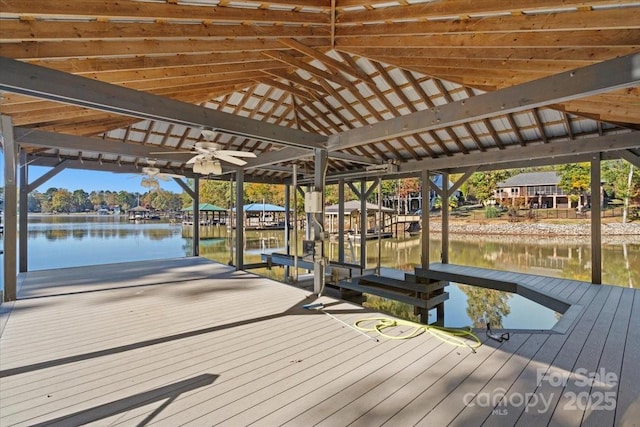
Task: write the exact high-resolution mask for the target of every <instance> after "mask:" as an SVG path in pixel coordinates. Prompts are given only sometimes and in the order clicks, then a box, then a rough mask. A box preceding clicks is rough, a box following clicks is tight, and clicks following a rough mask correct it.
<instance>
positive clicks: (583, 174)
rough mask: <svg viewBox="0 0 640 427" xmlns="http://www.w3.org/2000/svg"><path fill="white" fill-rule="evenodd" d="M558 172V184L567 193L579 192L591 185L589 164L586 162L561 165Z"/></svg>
mask: <svg viewBox="0 0 640 427" xmlns="http://www.w3.org/2000/svg"><path fill="white" fill-rule="evenodd" d="M560 172H561V174H562V177H561V178H560V183H559V184H558V186H559V187H560V188H562V189H563V190H564V191H565V192H566V193H567V194H581V193H583V192H585V191H586V190H587V189H588V188H589V186H590V185H591V165H590V164H589V163H587V162H583V163H570V164H567V165H562V167H561V168H560Z"/></svg>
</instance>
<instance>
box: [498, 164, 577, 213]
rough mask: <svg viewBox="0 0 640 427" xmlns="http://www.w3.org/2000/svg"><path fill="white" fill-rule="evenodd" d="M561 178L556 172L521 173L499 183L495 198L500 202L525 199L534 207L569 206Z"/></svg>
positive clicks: (525, 202) (526, 202) (526, 203)
mask: <svg viewBox="0 0 640 427" xmlns="http://www.w3.org/2000/svg"><path fill="white" fill-rule="evenodd" d="M560 178H561V176H560V175H559V174H558V173H556V172H528V173H521V174H518V175H515V176H512V177H511V178H509V179H507V180H505V181H502V182H500V183H498V189H497V191H496V195H495V199H496V201H497V202H498V203H500V204H504V203H506V202H508V203H513V202H515V200H516V199H524V204H525V205H527V206H531V207H532V208H534V209H540V208H541V209H546V208H553V209H556V208H569V207H571V206H570V202H569V195H568V194H567V193H565V191H564V190H563V189H562V188H560V187H559V186H558V184H560Z"/></svg>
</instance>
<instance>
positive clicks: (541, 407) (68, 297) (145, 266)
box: [0, 257, 640, 427]
mask: <svg viewBox="0 0 640 427" xmlns="http://www.w3.org/2000/svg"><path fill="white" fill-rule="evenodd" d="M433 269H435V270H438V271H450V272H457V273H460V274H469V275H471V274H475V275H479V276H482V277H484V278H486V279H491V278H495V279H497V280H503V281H504V280H509V281H514V282H518V283H527V284H528V286H530V287H532V288H535V289H537V290H539V291H544V292H546V293H547V294H550V295H555V296H558V297H559V298H562V299H563V300H566V301H569V302H570V303H571V304H573V305H575V306H579V307H578V312H577V314H576V315H575V318H574V319H573V320H572V322H571V324H570V325H569V326H568V328H567V331H566V333H557V332H553V331H548V332H539V333H534V332H531V331H528V332H518V331H511V337H510V339H509V340H508V341H504V342H502V343H498V342H496V341H493V340H488V339H486V338H485V336H484V334H481V335H480V336H481V337H483V338H484V339H485V341H484V344H483V345H482V346H481V347H480V348H479V349H478V350H477V352H476V353H472V352H471V351H469V350H468V349H466V348H462V347H454V346H451V345H448V344H445V343H443V342H442V341H440V340H438V339H436V338H435V337H433V336H432V335H429V334H424V335H421V336H419V337H416V338H412V339H408V340H391V339H384V338H380V339H379V341H377V342H376V341H374V340H373V339H369V338H367V337H365V336H364V335H363V334H361V333H359V332H356V331H355V330H353V329H352V328H350V327H349V326H347V325H345V323H347V324H351V323H353V322H354V321H355V320H357V319H361V318H363V317H369V316H371V314H372V313H371V312H369V311H368V310H366V309H364V308H362V307H360V306H357V305H352V304H350V303H346V302H342V301H338V300H334V299H332V298H329V297H322V298H321V301H322V302H324V304H325V309H324V311H319V310H307V309H304V308H302V306H303V305H304V304H308V303H310V302H313V301H315V300H314V299H313V298H310V297H309V292H308V291H305V290H302V289H298V288H295V287H292V286H288V285H285V284H281V283H277V282H274V281H271V280H268V279H265V278H261V277H258V276H255V275H252V274H249V273H246V272H236V271H234V270H233V269H231V268H229V267H227V266H224V265H221V264H216V263H212V262H210V261H208V260H206V259H203V258H197V257H195V258H181V259H171V260H158V261H149V262H133V263H124V264H117V265H114V264H112V265H104V266H92V267H85V268H70V269H59V270H48V271H40V272H30V273H27V274H25V275H23V276H21V278H20V282H21V287H20V289H19V300H18V301H16V302H15V303H13V304H3V305H2V306H0V311H1V317H0V333H1V336H0V425H2V426H22V425H29V426H34V425H61V426H62V425H64V426H69V425H81V424H82V425H84V424H93V425H101V426H104V425H109V426H116V425H123V426H131V425H147V424H149V425H151V424H153V425H160V426H178V425H194V426H212V425H229V426H240V425H242V426H244V425H258V426H275V425H288V426H310V425H326V426H346V425H353V426H367V427H368V426H374V425H389V426H409V425H430V426H431V425H435V426H440V425H459V426H475V425H487V426H508V425H535V426H539V425H558V426H569V425H581V424H582V425H593V426H608V425H625V426H627V425H638V424H639V423H640V369H639V368H638V365H639V363H638V362H639V360H640V356H639V355H640V329H639V328H638V325H640V293H638V292H637V291H635V290H633V289H628V288H621V287H611V286H598V285H591V284H587V283H582V282H577V281H572V280H562V279H554V278H548V277H541V276H533V275H524V274H517V273H505V272H496V271H491V270H481V269H472V268H469V267H461V266H451V265H440V264H438V265H434V266H433ZM328 314H330V315H328ZM342 322H345V323H342ZM501 397H503V399H501Z"/></svg>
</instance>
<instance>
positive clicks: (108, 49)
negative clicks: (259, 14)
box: [0, 38, 327, 60]
mask: <svg viewBox="0 0 640 427" xmlns="http://www.w3.org/2000/svg"><path fill="white" fill-rule="evenodd" d="M303 40H304V42H305V44H307V45H310V46H316V47H326V44H327V40H324V39H313V38H312V39H303ZM282 48H283V46H282V44H280V43H278V42H277V41H276V40H262V39H248V40H226V39H225V40H215V41H211V40H203V39H194V40H172V39H169V40H163V41H162V43H159V42H158V41H157V40H153V39H149V40H134V41H127V40H107V41H101V40H96V41H86V40H74V41H70V40H69V41H65V42H63V43H61V42H58V41H46V42H37V43H35V42H34V43H23V42H7V43H2V44H0V56H6V57H9V58H14V59H22V60H32V59H47V58H65V59H66V58H69V57H91V56H95V55H96V53H97V52H99V53H100V55H101V56H105V55H112V56H117V55H121V56H129V55H152V54H153V55H159V54H163V55H168V54H174V55H183V54H187V53H188V54H192V53H211V52H212V51H213V52H243V51H247V52H249V51H255V52H262V51H272V50H273V51H277V50H282Z"/></svg>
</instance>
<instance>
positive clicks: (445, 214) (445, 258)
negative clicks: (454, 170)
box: [422, 172, 449, 264]
mask: <svg viewBox="0 0 640 427" xmlns="http://www.w3.org/2000/svg"><path fill="white" fill-rule="evenodd" d="M441 197H442V211H441V213H442V227H441V228H442V251H441V253H440V260H441V261H442V263H443V264H449V174H448V173H446V172H443V173H442V196H441ZM422 213H423V214H424V210H423V211H422Z"/></svg>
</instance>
